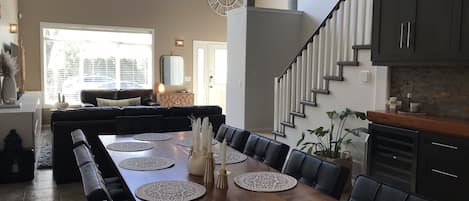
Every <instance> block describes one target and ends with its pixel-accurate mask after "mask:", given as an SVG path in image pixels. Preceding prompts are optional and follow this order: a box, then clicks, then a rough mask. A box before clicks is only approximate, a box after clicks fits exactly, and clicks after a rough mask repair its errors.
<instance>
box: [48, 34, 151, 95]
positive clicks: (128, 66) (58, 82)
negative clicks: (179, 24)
mask: <svg viewBox="0 0 469 201" xmlns="http://www.w3.org/2000/svg"><path fill="white" fill-rule="evenodd" d="M63 26H65V28H63V27H60V28H57V27H47V26H43V28H42V40H43V41H42V42H43V66H44V67H43V70H44V72H43V75H44V79H43V85H44V102H45V104H54V103H55V102H57V95H58V94H59V93H61V94H63V95H65V98H66V101H67V102H68V103H70V104H79V103H80V91H81V90H82V89H151V88H152V83H153V80H152V75H153V59H152V55H153V53H152V50H153V48H152V47H153V35H152V33H151V32H150V31H140V30H139V31H135V30H125V28H123V29H122V30H119V29H118V28H115V27H113V30H112V31H108V30H105V31H103V30H99V28H96V29H93V28H90V27H86V28H83V29H80V28H77V27H76V26H75V25H74V26H73V27H71V28H67V27H66V25H63ZM116 29H117V30H116Z"/></svg>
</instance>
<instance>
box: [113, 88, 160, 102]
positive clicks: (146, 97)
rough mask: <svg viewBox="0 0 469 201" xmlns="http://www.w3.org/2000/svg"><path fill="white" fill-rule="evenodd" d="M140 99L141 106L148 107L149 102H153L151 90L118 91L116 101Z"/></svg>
mask: <svg viewBox="0 0 469 201" xmlns="http://www.w3.org/2000/svg"><path fill="white" fill-rule="evenodd" d="M135 97H140V98H141V101H142V105H148V103H149V102H152V101H153V90H152V89H129V90H119V91H118V93H117V99H127V98H135Z"/></svg>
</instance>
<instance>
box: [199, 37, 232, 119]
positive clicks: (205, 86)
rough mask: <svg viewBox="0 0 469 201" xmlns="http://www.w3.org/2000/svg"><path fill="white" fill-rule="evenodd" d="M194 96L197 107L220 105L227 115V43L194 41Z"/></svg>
mask: <svg viewBox="0 0 469 201" xmlns="http://www.w3.org/2000/svg"><path fill="white" fill-rule="evenodd" d="M193 47H194V54H193V55H194V61H193V63H194V72H193V75H194V82H193V86H194V87H193V88H194V94H195V104H196V105H218V106H220V107H221V108H222V111H223V113H224V114H225V113H226V80H227V65H228V60H227V50H226V42H214V41H194V45H193Z"/></svg>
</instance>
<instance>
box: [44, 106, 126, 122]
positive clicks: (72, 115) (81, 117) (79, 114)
mask: <svg viewBox="0 0 469 201" xmlns="http://www.w3.org/2000/svg"><path fill="white" fill-rule="evenodd" d="M121 114H122V111H121V110H120V108H119V107H89V108H79V109H76V110H65V111H60V110H58V111H54V112H53V113H52V116H51V122H52V123H53V122H55V121H85V120H106V119H114V117H116V116H120V115H121Z"/></svg>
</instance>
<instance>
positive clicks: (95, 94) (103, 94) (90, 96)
mask: <svg viewBox="0 0 469 201" xmlns="http://www.w3.org/2000/svg"><path fill="white" fill-rule="evenodd" d="M80 98H81V102H82V103H89V104H93V105H94V106H97V105H98V103H97V101H96V98H105V99H118V96H117V90H81V92H80Z"/></svg>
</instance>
